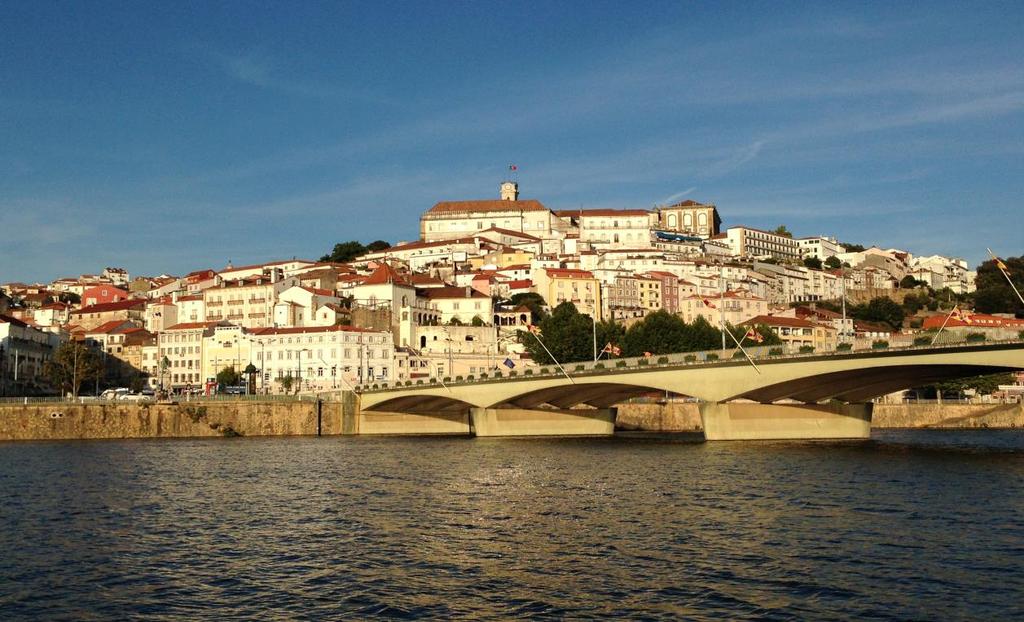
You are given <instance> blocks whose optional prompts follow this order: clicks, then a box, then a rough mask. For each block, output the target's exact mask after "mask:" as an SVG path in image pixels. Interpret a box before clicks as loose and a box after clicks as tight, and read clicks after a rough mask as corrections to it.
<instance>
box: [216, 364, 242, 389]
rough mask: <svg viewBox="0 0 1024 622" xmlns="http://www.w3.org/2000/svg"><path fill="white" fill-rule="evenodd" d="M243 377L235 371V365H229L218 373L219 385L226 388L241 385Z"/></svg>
mask: <svg viewBox="0 0 1024 622" xmlns="http://www.w3.org/2000/svg"><path fill="white" fill-rule="evenodd" d="M241 382H242V375H241V374H239V373H238V372H237V371H235V366H234V365H228V366H227V367H225V368H224V369H222V370H220V371H219V372H217V384H219V385H221V386H225V387H233V386H236V385H239V384H241Z"/></svg>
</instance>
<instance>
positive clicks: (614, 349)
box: [601, 341, 622, 356]
mask: <svg viewBox="0 0 1024 622" xmlns="http://www.w3.org/2000/svg"><path fill="white" fill-rule="evenodd" d="M601 352H604V353H606V354H613V355H615V356H619V355H620V354H622V348H620V347H619V346H617V345H615V344H613V343H612V342H610V341H609V342H608V344H607V345H605V347H604V348H602V349H601Z"/></svg>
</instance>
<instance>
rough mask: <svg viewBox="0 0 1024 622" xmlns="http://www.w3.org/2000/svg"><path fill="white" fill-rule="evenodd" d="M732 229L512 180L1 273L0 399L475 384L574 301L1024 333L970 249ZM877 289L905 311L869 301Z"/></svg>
mask: <svg viewBox="0 0 1024 622" xmlns="http://www.w3.org/2000/svg"><path fill="white" fill-rule="evenodd" d="M722 223H723V218H722V215H721V214H719V211H718V208H717V207H716V206H715V205H714V204H711V203H701V202H698V201H694V200H685V201H682V202H679V203H676V204H673V205H666V206H659V207H656V208H654V209H578V210H552V209H549V208H547V207H546V206H545V205H544V204H543V203H542V202H541V201H539V200H536V199H524V198H520V189H519V185H518V183H517V182H515V181H505V182H503V183H501V184H500V187H499V192H498V193H497V196H496V197H494V198H490V199H480V200H458V201H441V202H438V203H436V204H435V205H434V206H433V207H430V208H429V209H426V211H424V212H423V214H422V216H421V217H420V227H419V229H420V236H419V239H418V240H414V241H407V242H398V243H396V244H394V245H390V244H388V243H386V242H380V243H374V244H370V245H369V246H368V247H362V246H361V245H360V244H358V243H350V246H352V245H354V246H355V247H357V250H358V252H357V253H356V254H355V255H353V256H344V257H340V256H331V255H328V256H325V257H324V258H322V259H321V260H317V261H314V260H311V259H298V258H295V257H293V258H290V259H279V258H268V261H266V262H263V263H257V264H251V265H239V266H236V265H233V264H232V263H230V262H228V263H227V265H225V266H223V267H220V268H211V267H202V268H200V269H196V270H193V271H190V272H187V273H185V274H180V275H179V274H176V273H175V274H170V273H168V274H160V275H152V276H139V275H136V276H133V275H131V274H130V273H129V271H128V270H126V269H125V268H120V267H108V268H105V269H103V270H102V271H101V272H99V273H98V274H82V275H79V276H73V277H63V278H58V279H56V280H54V281H53V282H51V283H31V284H28V283H19V282H8V283H3V284H2V285H0V395H2V396H18V395H46V394H55V393H62V392H73V393H75V394H77V393H78V392H79V391H81V392H82V393H86V392H90V393H93V392H95V393H98V392H100V391H101V390H103V389H106V388H109V387H120V386H124V387H129V386H131V387H132V390H133V391H136V392H140V391H143V390H149V391H163V392H168V393H172V394H182V393H193V394H199V393H201V394H211V393H215V392H217V391H225V390H230V389H232V388H234V387H235V386H238V385H241V386H244V391H245V392H254V393H260V394H283V393H296V392H321V391H331V390H339V389H353V388H357V387H360V386H365V385H368V384H371V383H374V384H377V383H403V382H412V381H420V380H428V381H429V380H430V379H444V378H452V377H463V376H465V377H471V376H477V377H479V376H481V375H483V374H487V373H488V372H490V373H493V372H494V371H496V370H502V369H510V368H516V369H528V368H530V367H531V366H533V365H535V364H536V363H535V362H534V360H533V357H531V354H530V351H529V348H526V347H524V339H523V338H522V336H523V335H524V334H528V333H527V332H526V331H527V330H528V328H529V327H530V326H531V325H532V324H534V323H536V322H537V321H538V319H539V317H542V316H544V315H545V314H547V313H550V311H551V310H553V309H555V308H556V307H558V306H559V305H562V304H564V303H569V304H570V305H572V306H573V307H574V308H575V310H576V311H577V312H578V313H579V314H583V315H586V316H589V318H590V319H589V320H588V321H591V322H593V323H594V325H595V326H596V325H597V323H598V322H601V323H614V324H618V325H621V326H622V327H624V328H628V327H630V326H632V325H634V324H636V323H638V322H643V321H644V320H645V318H647V317H649V316H651V315H652V314H656V313H667V314H671V315H673V316H677V317H679V318H681V319H682V320H683V321H685V322H687V323H692V322H696V321H699V320H700V319H701V318H703V320H705V321H707V322H708V323H709V324H710V325H712V326H714V327H716V328H721V327H724V326H741V325H757V326H758V327H761V328H762V330H770V331H771V332H772V333H774V335H775V336H776V337H778V341H780V342H781V345H782V348H783V349H784V350H785V351H787V352H831V351H835V350H836V349H861V348H870V347H878V344H880V343H885V344H891V345H892V346H899V345H911V344H915V343H921V341H920V340H921V335H922V334H927V335H932V334H934V333H935V332H936V331H937V330H939V329H941V330H943V331H945V333H947V335H948V336H949V337H951V338H956V336H957V335H959V337H960V338H964V337H965V336H967V335H977V334H981V335H984V336H985V337H984V338H988V339H1013V338H1017V337H1018V336H1019V335H1020V334H1021V332H1022V331H1024V320H1022V319H1017V318H1015V317H1014V315H1013V314H1012V313H982V312H980V311H978V310H973V309H972V308H970V306H969V301H970V295H971V294H972V293H973V292H974V291H975V287H976V276H977V274H976V272H975V271H973V270H972V269H971V268H970V267H969V266H968V265H967V262H966V261H965V260H963V259H960V258H955V257H945V256H941V255H923V256H921V255H913V254H912V253H910V252H908V251H906V250H901V249H895V248H878V247H874V246H870V247H864V246H861V245H854V244H844V243H842V242H840V241H839V240H838V239H837V238H836V237H834V236H831V235H827V233H828V232H817V233H818V235H813V236H809V237H797V236H794V235H793V234H791V233H790V232H789V230H788V229H787V228H786V227H785V226H780V227H779V228H778V229H776V230H773V231H767V230H761V229H756V228H752V227H747V226H743V225H731V226H728V227H723V224H722ZM345 246H346V245H343V244H339V245H338V247H337V248H336V249H335V251H338V250H339V248H342V247H345ZM336 254H337V253H336ZM349 254H350V255H351V253H349ZM879 300H883V301H889V302H888V304H889V305H890V306H895V307H896V308H897V309H899V310H900V314H899V317H897V318H895V319H889V318H885V319H882V318H878V317H871V316H870V314H865V313H864V312H863V311H864V309H866V308H868V307H869V306H871V305H874V304H875V302H873V301H879ZM528 303H530V304H528ZM857 310H860V312H859V313H858V312H857ZM594 340H595V342H594V355H595V357H596V356H597V355H598V351H597V349H598V347H599V346H600V347H601V348H602V354H603V353H605V351H608V352H610V351H612V349H615V350H617V349H618V348H617V347H616V346H615V344H612V343H610V342H609V343H607V344H606V343H600V344H598V343H597V341H596V328H595V337H594ZM68 343H71V344H77V345H79V346H81V347H83V348H85V349H86V350H87V351H88V352H91V353H94V354H96V355H98V360H99V361H100V364H99V365H98V367H97V369H95V370H93V371H92V372H91V373H89V374H86V376H88V377H86V376H82V377H79V376H78V375H76V376H74V382H73V383H71V384H72V385H74V386H63V387H59V386H54V383H53V381H52V377H51V376H52V374H47V373H46V370H47V362H48V361H50V360H51V359H52V358H53V357H54V356H55V353H57V352H58V350H60V349H61V348H62V346H63V345H64V344H68ZM727 347H730V348H731V347H732V344H731V343H730V344H727ZM78 351H79V350H78V349H75V350H74V352H78ZM648 354H649V353H648ZM609 355H610V354H609ZM75 357H76V358H75V362H74V365H75V366H76V369H75V373H76V374H77V373H78V370H77V361H78V358H77V357H78V355H77V354H75Z"/></svg>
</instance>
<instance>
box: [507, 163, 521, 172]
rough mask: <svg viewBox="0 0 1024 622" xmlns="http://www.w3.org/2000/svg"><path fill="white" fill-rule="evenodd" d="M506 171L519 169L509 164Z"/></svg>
mask: <svg viewBox="0 0 1024 622" xmlns="http://www.w3.org/2000/svg"><path fill="white" fill-rule="evenodd" d="M508 170H510V171H518V170H519V167H518V166H516V165H515V164H509V165H508Z"/></svg>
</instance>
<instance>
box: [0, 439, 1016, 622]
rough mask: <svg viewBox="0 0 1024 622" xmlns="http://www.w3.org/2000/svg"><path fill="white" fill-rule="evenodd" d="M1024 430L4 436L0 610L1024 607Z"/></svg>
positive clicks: (978, 610) (656, 614) (195, 613)
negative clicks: (829, 438) (738, 438)
mask: <svg viewBox="0 0 1024 622" xmlns="http://www.w3.org/2000/svg"><path fill="white" fill-rule="evenodd" d="M1022 510H1024V431H1015V430H1006V431H965V432H955V431H914V432H910V431H899V432H897V431H875V432H874V440H872V441H869V442H862V443H825V442H820V443H805V442H792V443H790V442H785V443H783V442H776V443H729V442H720V443H703V442H699V441H698V440H697V439H695V438H694V437H685V436H684V437H667V436H666V437H616V438H611V439H551V440H540V439H530V440H488V439H461V438H415V439H399V438H359V437H347V438H321V439H315V438H273V439H255V438H253V439H248V438H240V439H213V440H150V441H76V442H41V443H0V619H3V620H13V619H67V620H91V619H118V620H123V619H148V620H171V619H210V620H214V619H216V620H232V619H234V620H243V619H263V620H273V619H309V620H323V619H367V618H378V619H380V618H397V619H416V618H457V619H474V620H480V619H493V620H499V619H501V620H504V619H509V618H550V619H565V618H571V619H587V618H590V619H597V618H600V619H605V618H621V619H629V620H636V619H694V620H707V619H729V620H735V619H777V620H804V619H878V620H911V619H916V620H934V619H943V620H953V619H973V620H1008V619H1013V618H1016V619H1021V618H1024V604H1022V603H1024V601H1022V596H1024V513H1022Z"/></svg>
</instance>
